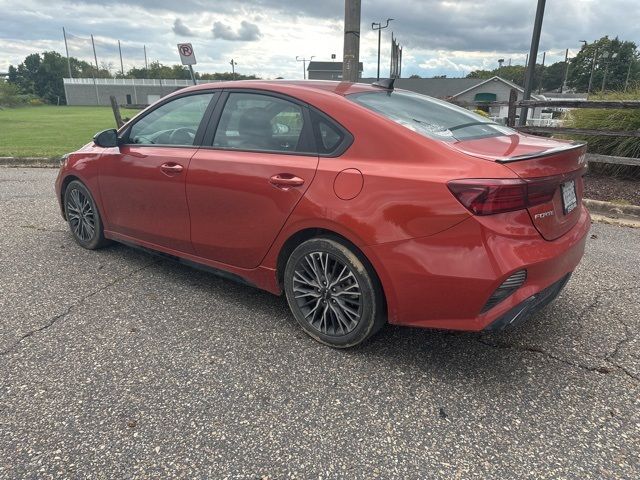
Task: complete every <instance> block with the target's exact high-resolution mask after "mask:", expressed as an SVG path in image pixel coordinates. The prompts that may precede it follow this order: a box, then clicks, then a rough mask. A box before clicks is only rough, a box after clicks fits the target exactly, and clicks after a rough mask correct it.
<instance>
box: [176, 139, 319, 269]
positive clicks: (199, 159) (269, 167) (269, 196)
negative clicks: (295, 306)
mask: <svg viewBox="0 0 640 480" xmlns="http://www.w3.org/2000/svg"><path fill="white" fill-rule="evenodd" d="M317 166H318V157H317V156H302V155H280V154H271V153H270V154H264V153H250V152H235V151H230V150H214V149H201V150H199V151H198V153H196V155H195V156H194V157H193V159H192V160H191V165H190V167H189V174H188V177H187V200H188V202H189V208H190V211H191V239H192V242H193V246H194V249H195V252H196V254H197V255H199V256H201V257H205V258H210V259H212V260H215V261H219V262H223V263H226V264H229V265H236V266H238V267H241V268H255V267H257V266H258V265H260V262H261V261H262V259H263V258H264V256H265V255H266V253H267V251H268V250H269V247H270V246H271V244H272V243H273V241H274V240H275V239H276V236H277V235H278V232H280V230H281V229H282V227H283V225H284V223H285V222H286V220H287V218H288V217H289V215H290V214H291V212H292V211H293V209H294V208H295V206H296V205H297V203H298V202H299V201H300V199H301V198H302V196H303V195H304V192H305V191H306V189H307V188H308V187H309V185H311V183H312V182H313V177H314V176H315V174H316V168H317ZM281 173H291V174H293V175H295V176H297V177H300V178H301V179H303V180H304V184H303V185H302V186H301V187H292V188H286V187H283V188H278V187H277V186H274V185H272V184H271V183H270V178H271V177H272V176H274V175H277V174H281Z"/></svg>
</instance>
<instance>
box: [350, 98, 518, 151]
mask: <svg viewBox="0 0 640 480" xmlns="http://www.w3.org/2000/svg"><path fill="white" fill-rule="evenodd" d="M347 98H349V99H350V100H352V101H354V102H355V103H357V104H359V105H362V106H363V107H366V108H368V109H370V110H373V111H374V112H377V113H380V114H382V115H384V116H385V117H388V118H389V119H391V120H393V121H394V122H397V123H399V124H400V125H403V126H405V127H407V128H409V129H411V130H413V131H415V132H417V133H420V134H421V135H424V136H425V137H429V138H435V139H438V140H445V141H460V140H472V139H476V138H484V137H496V136H500V135H512V134H515V131H514V130H512V129H510V128H507V127H505V126H503V125H500V124H497V123H495V122H493V121H491V120H489V119H487V118H485V117H483V116H481V115H478V114H476V113H473V112H471V111H469V110H465V109H464V108H461V107H458V106H456V105H453V104H451V103H448V102H444V101H442V100H437V99H435V98H432V97H428V96H426V95H420V94H418V93H412V92H406V91H397V90H396V91H392V92H366V93H354V94H352V95H348V96H347Z"/></svg>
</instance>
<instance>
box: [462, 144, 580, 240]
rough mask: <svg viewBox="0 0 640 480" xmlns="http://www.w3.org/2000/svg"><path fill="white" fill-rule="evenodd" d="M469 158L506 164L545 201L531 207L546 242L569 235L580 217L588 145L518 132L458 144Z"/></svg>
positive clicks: (530, 190)
mask: <svg viewBox="0 0 640 480" xmlns="http://www.w3.org/2000/svg"><path fill="white" fill-rule="evenodd" d="M454 146H455V148H456V149H457V150H459V151H461V152H463V153H465V154H467V155H471V156H474V157H478V158H482V159H484V160H489V161H494V162H498V163H501V164H503V165H504V166H505V167H507V168H509V169H510V170H511V171H512V172H514V173H515V174H516V175H518V176H519V177H520V178H521V179H523V180H525V181H526V182H527V184H528V189H529V195H530V196H531V195H539V196H540V198H544V202H542V203H538V204H537V205H534V206H529V208H527V211H528V212H529V215H530V216H531V221H532V222H533V224H534V225H535V227H536V228H537V229H538V231H539V232H540V234H541V235H542V237H543V238H544V239H546V240H555V239H556V238H559V237H561V236H562V235H564V234H565V233H567V232H568V231H569V230H571V228H572V227H573V226H574V225H575V224H576V222H577V221H578V219H579V218H580V208H579V207H580V203H581V202H582V195H583V191H584V182H583V179H582V176H583V175H584V173H585V172H586V156H585V154H586V145H584V144H580V143H572V142H566V141H558V140H551V139H548V138H543V137H534V136H530V135H522V134H519V133H515V134H512V135H504V136H498V137H490V138H482V139H475V140H466V141H461V142H456V143H455V144H454Z"/></svg>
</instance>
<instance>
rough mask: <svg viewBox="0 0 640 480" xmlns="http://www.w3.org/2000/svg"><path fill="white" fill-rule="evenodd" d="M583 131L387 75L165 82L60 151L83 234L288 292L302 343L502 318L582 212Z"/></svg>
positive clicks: (577, 253) (562, 275)
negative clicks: (111, 123) (174, 87)
mask: <svg viewBox="0 0 640 480" xmlns="http://www.w3.org/2000/svg"><path fill="white" fill-rule="evenodd" d="M585 167H586V165H585V146H584V145H582V144H574V143H569V142H560V141H556V140H550V139H545V138H540V137H534V136H527V135H522V134H520V133H517V132H515V131H514V130H511V129H509V128H506V127H504V126H501V125H498V124H496V123H493V122H491V121H489V120H488V119H486V118H483V117H481V116H478V115H476V114H474V113H472V112H470V111H467V110H465V109H462V108H459V107H456V106H453V105H451V104H449V103H446V102H442V101H439V100H436V99H433V98H430V97H427V96H423V95H418V94H415V93H412V92H408V91H402V90H394V89H393V85H392V84H389V83H384V82H382V84H381V85H363V84H351V83H338V82H319V81H318V82H316V81H305V82H293V81H273V82H269V81H238V82H230V83H217V84H209V85H200V86H196V87H192V88H186V89H184V90H180V91H178V92H176V93H174V94H172V95H170V96H167V97H165V98H163V99H161V100H160V101H158V102H157V103H155V104H154V105H152V106H150V107H149V108H147V109H146V110H144V111H143V112H141V113H140V114H139V115H137V116H136V117H135V118H134V119H132V120H131V121H130V122H128V123H127V124H126V125H125V126H124V127H122V128H121V129H120V130H119V131H116V130H106V131H104V132H101V133H99V134H97V135H96V136H95V137H94V139H93V142H92V143H90V144H88V145H86V146H85V147H83V148H81V149H80V150H78V151H77V152H74V153H71V154H69V155H68V156H66V158H65V160H64V161H63V164H62V167H61V169H60V174H59V176H58V179H57V181H56V193H57V197H58V201H59V202H60V205H61V209H62V214H63V216H64V218H65V219H66V220H67V221H68V222H69V226H70V229H71V233H72V234H73V236H74V238H75V240H76V241H77V242H78V243H79V244H80V245H81V246H82V247H85V248H89V249H95V248H99V247H102V246H104V245H106V244H107V243H108V241H110V240H115V241H118V242H122V243H125V244H130V245H136V246H138V247H143V248H146V249H150V250H153V251H156V252H161V253H163V254H165V255H166V254H168V255H170V256H172V257H174V258H175V259H178V260H180V261H182V262H185V263H189V264H198V265H199V266H204V267H206V268H209V269H210V270H212V271H216V272H218V273H223V274H224V275H226V276H229V277H233V278H235V279H238V280H241V281H244V282H246V283H249V284H251V285H254V286H256V287H258V288H262V289H265V290H268V291H269V292H272V293H274V294H278V295H279V294H282V293H283V292H284V294H285V295H286V297H287V300H288V302H289V306H290V307H291V311H292V312H293V315H294V316H295V318H296V319H297V321H298V322H299V323H300V325H301V326H302V328H303V329H304V330H305V331H306V332H307V333H308V334H309V335H311V336H312V337H313V338H315V339H316V340H318V341H320V342H322V343H325V344H328V345H331V346H334V347H349V346H353V345H356V344H359V343H360V342H362V341H363V340H365V339H366V338H368V337H369V336H371V335H373V334H374V333H375V332H377V331H378V330H379V329H380V328H381V327H382V326H383V325H384V324H385V322H389V323H391V324H397V325H411V326H418V327H428V328H444V329H455V330H474V331H479V330H500V329H503V328H505V327H507V326H509V325H514V324H516V323H519V322H521V321H522V320H523V319H524V318H526V317H528V316H529V315H530V314H532V313H533V312H535V311H537V310H538V309H540V308H542V307H543V306H544V305H546V304H547V303H549V302H550V301H552V300H553V299H554V298H555V297H556V296H557V295H558V293H559V292H560V290H561V289H562V288H563V287H564V285H565V284H566V282H567V281H568V279H569V277H570V275H571V272H573V270H574V269H575V268H576V266H577V265H578V263H579V261H580V259H581V257H582V255H583V252H584V246H585V239H586V235H587V232H588V230H589V226H590V218H589V214H588V212H587V210H586V209H585V208H584V206H583V205H582V202H581V197H582V191H583V180H582V176H583V174H584V172H585Z"/></svg>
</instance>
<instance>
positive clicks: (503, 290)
mask: <svg viewBox="0 0 640 480" xmlns="http://www.w3.org/2000/svg"><path fill="white" fill-rule="evenodd" d="M526 279H527V271H526V270H518V271H517V272H516V273H514V274H513V275H511V276H510V277H509V278H507V279H506V280H505V281H504V282H502V284H501V285H500V286H499V287H498V288H497V289H496V291H495V292H493V295H491V296H490V297H489V300H487V303H486V304H485V305H484V307H482V310H481V313H484V312H486V311H487V310H490V309H491V308H493V307H495V306H496V305H497V304H499V303H500V302H501V301H502V300H504V299H505V298H507V297H508V296H509V295H511V294H512V293H513V292H515V291H516V290H517V289H519V288H520V287H521V286H522V284H523V283H524V281H525V280H526Z"/></svg>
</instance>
